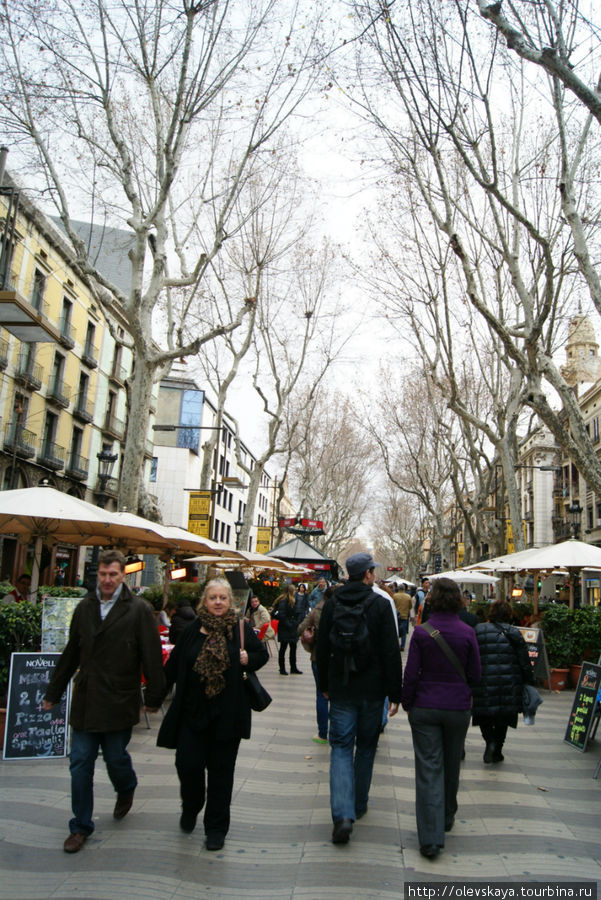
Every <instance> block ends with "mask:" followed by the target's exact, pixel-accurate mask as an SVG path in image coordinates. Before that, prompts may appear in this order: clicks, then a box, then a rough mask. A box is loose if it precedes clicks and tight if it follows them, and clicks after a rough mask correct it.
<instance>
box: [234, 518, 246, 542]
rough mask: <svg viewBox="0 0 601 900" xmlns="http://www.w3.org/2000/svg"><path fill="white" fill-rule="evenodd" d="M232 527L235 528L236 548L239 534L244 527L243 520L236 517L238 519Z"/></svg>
mask: <svg viewBox="0 0 601 900" xmlns="http://www.w3.org/2000/svg"><path fill="white" fill-rule="evenodd" d="M234 528H235V529H236V550H239V549H240V535H241V534H242V529H243V528H244V522H243V521H242V519H238V521H237V522H236V523H235V524H234Z"/></svg>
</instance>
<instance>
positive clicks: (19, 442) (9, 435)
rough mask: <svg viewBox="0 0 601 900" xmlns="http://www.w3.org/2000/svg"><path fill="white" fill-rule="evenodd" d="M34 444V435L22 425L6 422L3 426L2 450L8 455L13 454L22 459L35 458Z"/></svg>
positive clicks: (35, 440) (35, 441)
mask: <svg viewBox="0 0 601 900" xmlns="http://www.w3.org/2000/svg"><path fill="white" fill-rule="evenodd" d="M36 444H37V438H36V435H35V434H34V433H33V431H29V430H28V429H27V428H25V427H24V426H23V425H17V424H16V423H15V422H8V423H7V425H6V426H5V428H4V449H5V450H8V451H9V453H15V454H16V455H17V456H19V457H21V458H23V459H31V458H32V457H34V456H35V451H36Z"/></svg>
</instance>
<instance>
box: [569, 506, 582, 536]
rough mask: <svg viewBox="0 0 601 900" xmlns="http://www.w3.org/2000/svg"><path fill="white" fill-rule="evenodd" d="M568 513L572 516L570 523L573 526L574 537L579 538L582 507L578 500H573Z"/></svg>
mask: <svg viewBox="0 0 601 900" xmlns="http://www.w3.org/2000/svg"><path fill="white" fill-rule="evenodd" d="M567 513H568V515H569V517H570V525H571V526H572V537H573V538H574V540H578V535H579V534H580V516H581V515H582V507H581V506H580V504H579V502H578V500H572V503H571V504H570V506H568V509H567Z"/></svg>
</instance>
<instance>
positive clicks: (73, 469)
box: [65, 453, 90, 481]
mask: <svg viewBox="0 0 601 900" xmlns="http://www.w3.org/2000/svg"><path fill="white" fill-rule="evenodd" d="M89 471H90V460H89V459H86V457H85V456H80V455H79V453H72V454H71V458H70V460H69V463H68V465H67V467H66V469H65V475H67V476H68V477H69V478H73V479H74V480H75V481H84V479H86V478H87V477H88V473H89Z"/></svg>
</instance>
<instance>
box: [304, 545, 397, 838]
mask: <svg viewBox="0 0 601 900" xmlns="http://www.w3.org/2000/svg"><path fill="white" fill-rule="evenodd" d="M377 565H378V563H376V562H374V560H373V559H372V557H371V555H370V554H369V553H356V554H354V555H353V556H350V557H349V558H348V559H347V561H346V569H347V572H348V576H349V580H348V582H347V583H346V584H343V585H342V586H341V587H339V588H337V589H336V590H335V591H334V594H333V595H332V597H330V599H329V600H326V603H325V605H324V608H323V611H322V614H321V619H320V622H319V634H318V636H317V674H318V678H319V684H320V686H321V689H322V691H323V694H324V697H326V699H329V701H330V748H331V750H330V808H331V813H332V821H333V823H334V827H333V830H332V842H333V843H334V844H346V843H348V840H349V838H350V835H351V832H352V830H353V823H354V822H355V821H356V820H357V819H360V818H362V816H364V815H365V814H366V813H367V806H368V800H369V788H370V785H371V777H372V771H373V764H374V757H375V754H376V748H377V746H378V738H379V736H380V724H381V719H382V706H383V703H384V697H386V696H388V697H389V698H390V705H389V714H390V715H391V716H394V715H395V714H396V712H397V711H398V705H399V702H400V699H401V685H402V668H401V653H400V648H399V641H398V636H397V631H396V627H395V621H394V615H393V612H392V609H391V606H390V603H389V601H388V600H387V599H386V598H384V597H381V596H379V595H378V594H376V593H375V592H374V591H373V590H372V585H373V583H374V581H375V567H376V566H377Z"/></svg>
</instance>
